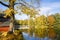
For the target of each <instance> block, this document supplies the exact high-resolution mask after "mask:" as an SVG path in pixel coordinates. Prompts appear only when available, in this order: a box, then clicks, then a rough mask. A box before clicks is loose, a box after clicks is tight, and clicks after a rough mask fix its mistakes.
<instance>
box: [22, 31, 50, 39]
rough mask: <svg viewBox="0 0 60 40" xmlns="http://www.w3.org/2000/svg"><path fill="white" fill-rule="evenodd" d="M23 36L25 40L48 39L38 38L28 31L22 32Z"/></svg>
mask: <svg viewBox="0 0 60 40" xmlns="http://www.w3.org/2000/svg"><path fill="white" fill-rule="evenodd" d="M23 37H24V39H25V40H49V39H48V38H47V37H45V38H44V39H43V38H38V37H34V36H32V37H31V36H29V34H28V33H25V32H23Z"/></svg>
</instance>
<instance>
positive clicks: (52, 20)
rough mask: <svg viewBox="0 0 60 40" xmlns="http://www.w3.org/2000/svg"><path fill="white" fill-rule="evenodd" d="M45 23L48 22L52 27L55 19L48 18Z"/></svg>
mask: <svg viewBox="0 0 60 40" xmlns="http://www.w3.org/2000/svg"><path fill="white" fill-rule="evenodd" d="M47 21H48V22H49V24H50V25H52V24H53V23H54V21H55V19H54V17H53V16H48V17H47Z"/></svg>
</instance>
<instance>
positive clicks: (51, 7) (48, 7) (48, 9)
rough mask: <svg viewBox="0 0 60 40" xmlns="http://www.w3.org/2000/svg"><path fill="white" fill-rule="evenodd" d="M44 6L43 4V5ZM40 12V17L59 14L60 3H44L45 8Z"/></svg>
mask: <svg viewBox="0 0 60 40" xmlns="http://www.w3.org/2000/svg"><path fill="white" fill-rule="evenodd" d="M42 5H43V4H42ZM39 9H40V11H39V14H40V15H45V16H46V15H47V14H48V15H51V14H54V13H57V12H60V2H53V3H44V5H43V6H41V7H40V8H39Z"/></svg>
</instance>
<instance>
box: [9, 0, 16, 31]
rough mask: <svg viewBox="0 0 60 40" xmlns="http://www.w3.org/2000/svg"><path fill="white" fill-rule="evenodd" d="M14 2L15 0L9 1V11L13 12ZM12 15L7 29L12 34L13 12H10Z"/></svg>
mask: <svg viewBox="0 0 60 40" xmlns="http://www.w3.org/2000/svg"><path fill="white" fill-rule="evenodd" d="M14 2H15V0H9V9H12V10H14ZM11 13H12V15H11V19H10V27H9V31H12V32H13V27H14V11H11Z"/></svg>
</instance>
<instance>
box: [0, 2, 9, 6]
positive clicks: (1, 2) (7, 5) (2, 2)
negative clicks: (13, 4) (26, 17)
mask: <svg viewBox="0 0 60 40" xmlns="http://www.w3.org/2000/svg"><path fill="white" fill-rule="evenodd" d="M0 3H1V4H2V5H4V6H6V7H9V5H7V4H5V3H3V2H1V1H0Z"/></svg>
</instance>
